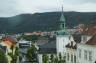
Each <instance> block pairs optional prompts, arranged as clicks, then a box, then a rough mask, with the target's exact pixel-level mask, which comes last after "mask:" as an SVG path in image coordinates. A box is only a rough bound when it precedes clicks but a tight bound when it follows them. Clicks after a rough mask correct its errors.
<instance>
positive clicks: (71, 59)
mask: <svg viewBox="0 0 96 63" xmlns="http://www.w3.org/2000/svg"><path fill="white" fill-rule="evenodd" d="M71 62H72V63H73V55H72V54H71Z"/></svg>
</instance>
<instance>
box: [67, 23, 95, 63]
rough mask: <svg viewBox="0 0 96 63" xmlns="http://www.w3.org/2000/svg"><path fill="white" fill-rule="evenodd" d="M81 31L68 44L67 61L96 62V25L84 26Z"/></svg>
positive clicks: (68, 62) (75, 62)
mask: <svg viewBox="0 0 96 63" xmlns="http://www.w3.org/2000/svg"><path fill="white" fill-rule="evenodd" d="M80 31H81V32H82V33H81V34H77V35H76V34H75V35H76V36H74V35H73V36H71V37H70V43H69V44H67V45H66V63H96V25H89V26H84V27H83V26H82V27H80ZM80 35H81V36H80Z"/></svg>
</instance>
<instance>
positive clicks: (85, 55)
mask: <svg viewBox="0 0 96 63" xmlns="http://www.w3.org/2000/svg"><path fill="white" fill-rule="evenodd" d="M84 59H85V60H87V51H86V50H85V51H84Z"/></svg>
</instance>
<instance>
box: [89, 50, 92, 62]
mask: <svg viewBox="0 0 96 63" xmlns="http://www.w3.org/2000/svg"><path fill="white" fill-rule="evenodd" d="M89 61H92V52H91V51H89Z"/></svg>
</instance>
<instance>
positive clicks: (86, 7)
mask: <svg viewBox="0 0 96 63" xmlns="http://www.w3.org/2000/svg"><path fill="white" fill-rule="evenodd" d="M62 5H63V6H64V11H79V12H96V9H95V7H96V0H0V16H1V17H9V16H14V15H16V14H20V13H35V12H51V11H60V10H61V6H62Z"/></svg>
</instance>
